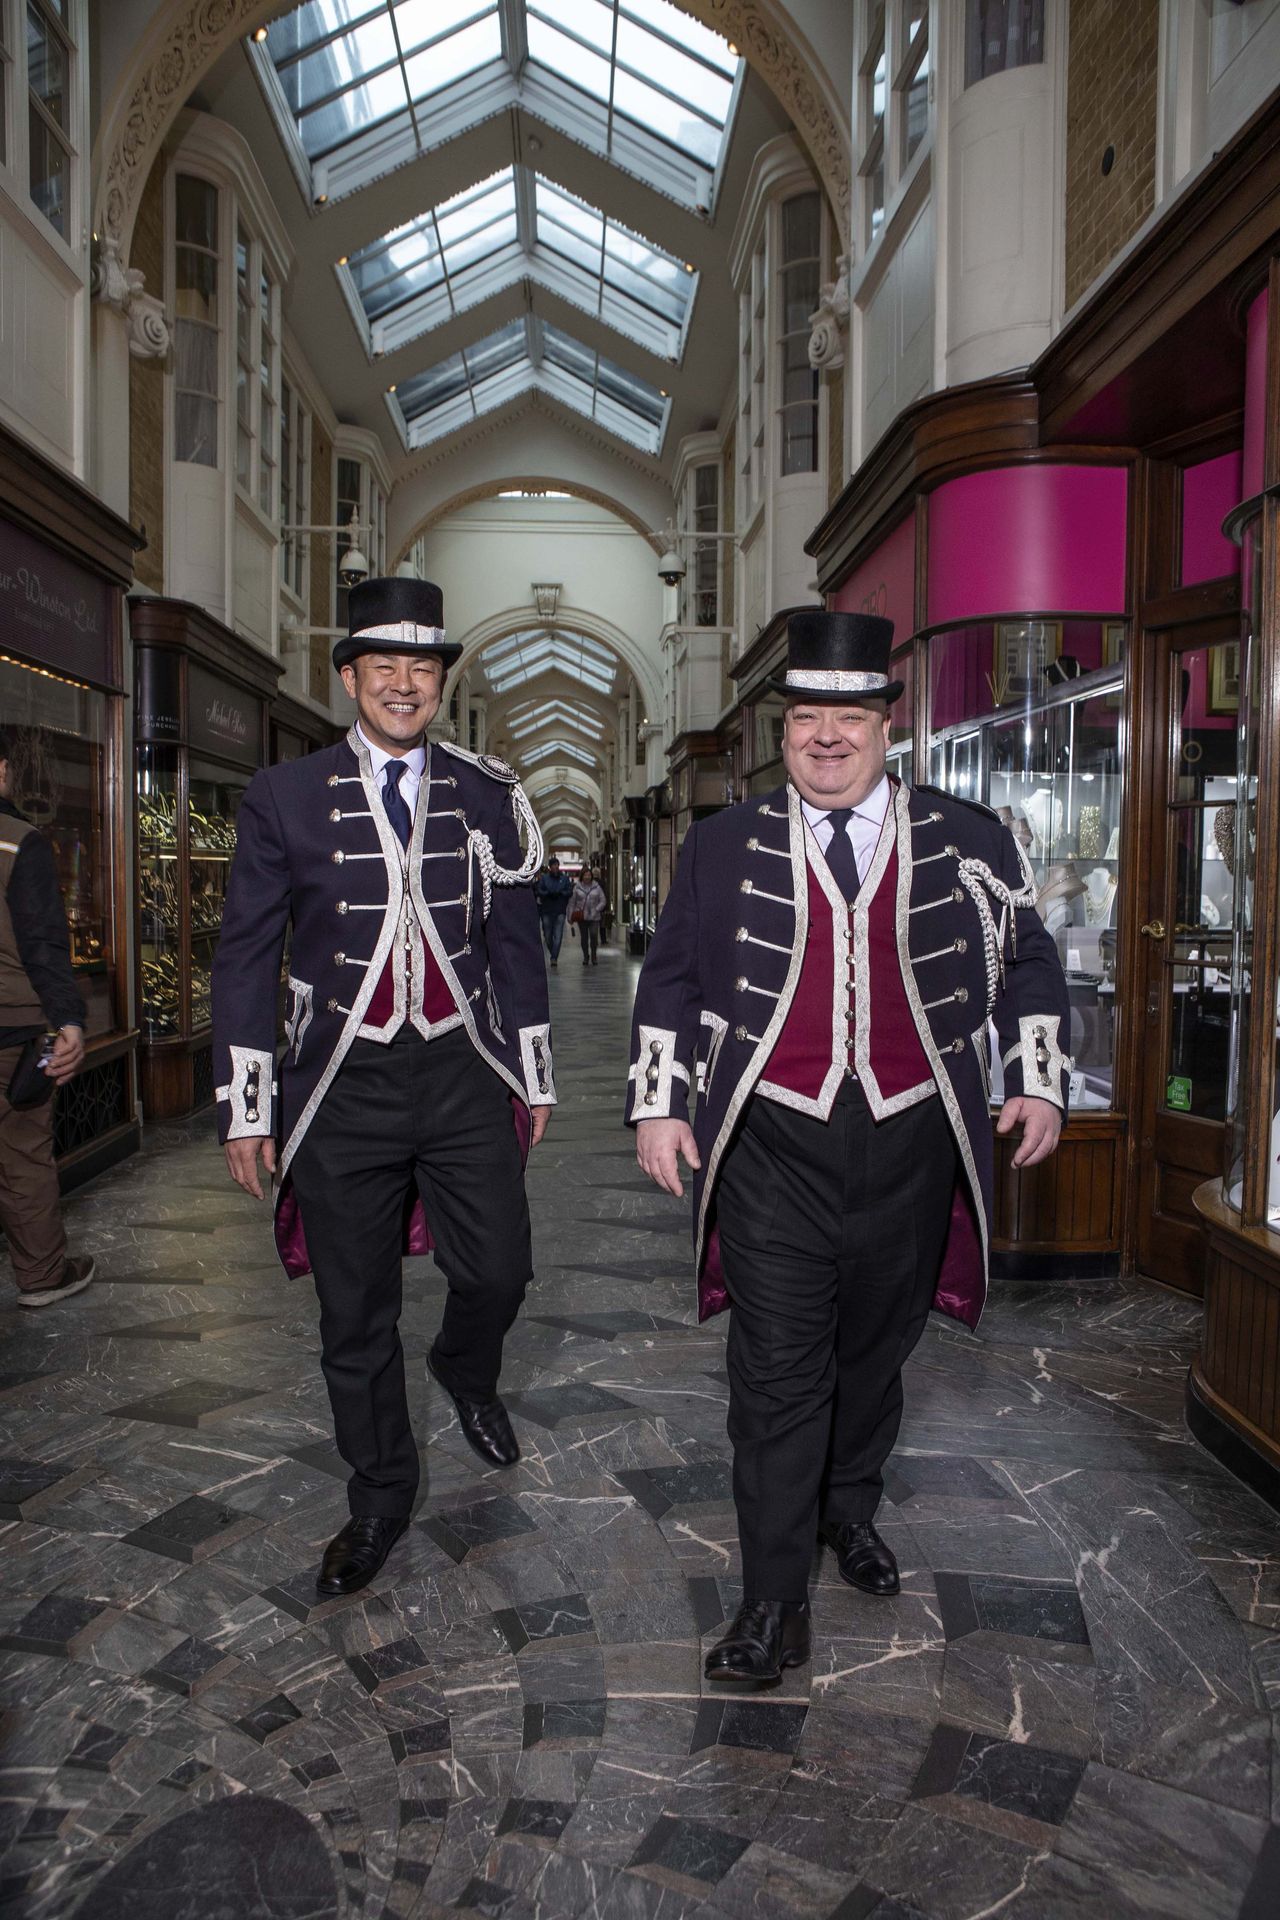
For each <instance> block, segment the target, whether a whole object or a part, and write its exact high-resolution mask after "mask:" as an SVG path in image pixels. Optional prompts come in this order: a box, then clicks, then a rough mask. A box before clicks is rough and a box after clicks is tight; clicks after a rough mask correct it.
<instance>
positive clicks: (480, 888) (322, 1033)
mask: <svg viewBox="0 0 1280 1920" xmlns="http://www.w3.org/2000/svg"><path fill="white" fill-rule="evenodd" d="M522 806H523V808H524V809H525V810H527V802H524V801H523V795H522V794H520V793H519V788H518V783H517V781H516V776H515V774H514V772H513V771H512V770H511V768H509V767H507V766H506V765H505V764H504V763H503V762H502V761H500V760H498V759H496V758H494V757H492V756H490V755H476V754H472V753H467V752H465V751H464V750H463V749H462V748H460V747H456V746H453V745H452V744H450V743H448V742H443V741H436V742H433V743H432V744H431V745H430V746H429V747H428V750H427V764H426V767H425V769H424V771H423V776H422V785H421V788H420V791H419V795H418V804H417V808H416V811H415V815H414V824H413V834H412V837H411V840H410V843H409V847H408V850H407V852H406V850H405V849H404V848H402V847H401V845H400V842H399V840H398V839H397V838H396V835H395V833H394V831H393V829H392V827H391V823H390V821H389V820H388V818H387V813H386V808H385V806H384V804H383V801H382V796H381V794H380V792H379V790H378V787H377V784H376V782H375V780H374V777H373V770H372V761H371V758H370V755H369V751H368V749H367V747H365V746H364V744H363V742H362V741H361V739H360V737H359V735H358V734H357V733H356V731H355V729H354V728H353V729H352V730H351V731H350V732H349V733H348V734H347V736H346V738H345V739H344V740H341V741H339V742H338V743H337V744H336V745H335V746H332V747H326V748H323V749H322V750H321V751H319V752H318V753H312V754H308V755H306V756H305V757H304V758H302V759H300V760H292V761H289V762H287V763H285V764H283V765H281V766H275V767H267V768H265V769H263V770H262V771H260V772H259V773H256V774H255V775H254V777H253V779H252V780H251V781H250V783H249V786H248V789H247V790H246V792H245V796H244V799H243V801H242V803H241V807H240V813H239V818H238V820H237V844H236V854H235V859H234V861H233V863H232V868H231V877H230V882H229V885H228V888H227V900H226V911H225V914H224V917H223V922H222V936H221V939H220V940H219V942H218V951H217V956H216V958H215V961H214V968H213V1064H214V1084H215V1087H216V1090H217V1100H218V1124H219V1133H220V1137H221V1138H222V1139H223V1140H229V1139H238V1138H244V1137H246V1136H248V1135H254V1134H270V1135H272V1136H273V1137H274V1138H275V1139H276V1140H277V1142H278V1143H279V1150H280V1165H279V1170H278V1186H277V1244H278V1245H279V1246H280V1250H281V1257H282V1258H283V1259H284V1261H285V1264H286V1266H288V1267H289V1269H290V1271H291V1272H305V1271H306V1270H307V1267H306V1262H305V1253H304V1252H303V1250H302V1248H301V1245H300V1238H299V1236H298V1235H297V1234H296V1233H294V1232H293V1231H292V1228H293V1222H292V1219H291V1217H290V1218H288V1220H287V1224H282V1216H285V1215H287V1209H285V1208H284V1207H283V1205H282V1204H281V1203H282V1200H283V1199H284V1198H289V1199H290V1200H291V1197H292V1196H291V1190H290V1184H289V1180H288V1173H289V1166H290V1163H291V1161H292V1160H293V1157H294V1155H295V1154H296V1152H297V1150H298V1147H299V1145H300V1144H301V1142H302V1140H303V1138H304V1136H305V1134H306V1131H307V1128H308V1126H309V1125H310V1123H311V1121H312V1119H313V1117H314V1115H315V1113H316V1111H317V1109H318V1108H319V1106H320V1103H321V1101H322V1100H323V1099H324V1096H325V1094H326V1093H327V1091H328V1089H329V1087H330V1086H331V1085H332V1083H333V1080H334V1076H335V1075H336V1074H337V1072H338V1069H339V1067H340V1066H341V1065H342V1062H343V1060H344V1059H345V1057H346V1055H347V1053H348V1051H349V1049H350V1047H351V1044H352V1042H353V1041H354V1040H355V1039H356V1038H357V1036H359V1035H360V1033H361V1030H362V1028H363V1029H364V1030H365V1037H371V1036H370V1034H369V1023H368V1020H367V1017H366V1016H367V1014H368V1010H369V1006H370V1002H371V1001H372V999H373V996H374V992H375V989H376V988H377V986H378V984H379V981H380V980H381V978H382V976H383V973H384V970H385V968H386V965H387V961H388V959H389V957H391V955H392V953H393V949H396V948H397V945H398V944H400V945H402V946H403V948H404V950H405V951H407V953H408V956H409V964H410V966H411V967H412V968H413V977H414V980H415V984H416V987H417V992H416V994H415V995H414V999H415V1000H416V1002H417V1003H418V1007H419V1008H420V1005H421V999H422V994H421V973H422V969H423V961H422V957H421V956H422V946H421V942H420V941H418V940H417V939H416V938H415V937H414V935H413V920H414V918H415V917H416V921H417V923H418V925H420V926H421V929H422V933H423V936H424V937H425V940H426V942H427V944H428V946H429V948H430V951H431V954H432V956H433V958H434V960H435V963H436V965H437V966H438V967H439V969H440V972H441V974H442V975H443V978H444V981H445V983H446V985H447V987H448V990H449V995H450V998H451V1000H452V1003H453V1012H452V1013H451V1014H450V1015H449V1016H448V1023H449V1024H452V1025H458V1024H461V1025H462V1026H464V1027H465V1028H466V1031H467V1033H468V1035H469V1037H470V1039H471V1043H472V1045H473V1046H474V1047H475V1048H476V1049H477V1051H478V1052H479V1053H480V1054H481V1055H482V1056H483V1057H484V1059H485V1060H486V1061H487V1062H488V1063H489V1065H490V1066H491V1067H492V1068H493V1070H494V1072H495V1073H497V1074H498V1075H499V1076H500V1078H501V1079H503V1080H505V1081H506V1083H507V1085H508V1087H509V1088H510V1089H511V1093H512V1095H513V1098H514V1101H515V1102H516V1103H517V1118H518V1120H524V1121H525V1122H526V1123H527V1114H526V1113H525V1112H524V1110H525V1109H527V1108H529V1107H531V1106H550V1105H553V1104H554V1103H555V1097H556V1096H555V1083H554V1079H553V1074H552V1059H551V1027H550V1016H549V1012H548V1006H547V978H546V969H545V967H544V965H543V959H542V942H541V939H540V935H539V925H538V911H537V907H536V905H535V902H534V895H533V887H532V885H531V884H530V883H529V882H528V881H526V882H522V883H520V884H516V885H512V884H508V883H506V882H505V881H504V880H503V878H502V873H501V872H499V873H498V874H497V876H496V877H495V867H496V868H497V869H500V870H505V872H506V873H507V874H510V873H513V872H515V871H517V870H518V869H519V868H520V867H521V864H522V862H523V860H524V849H523V848H522V846H521V844H520V832H519V823H518V816H519V814H520V812H521V810H522ZM410 908H411V909H412V912H411V913H410V912H409V909H410ZM287 936H288V938H289V949H288V951H289V965H288V976H287V977H288V1008H287V1017H286V1023H285V1031H286V1035H287V1045H286V1047H285V1050H284V1053H283V1056H282V1058H281V1061H280V1066H279V1072H278V1075H277V1072H276V1035H277V1021H278V1005H279V989H280V981H281V968H282V960H283V956H284V952H285V942H286V937H287ZM406 936H408V937H406ZM393 975H394V981H395V1010H394V1014H393V1016H392V1018H391V1019H390V1020H389V1021H388V1022H387V1028H388V1031H387V1034H386V1037H387V1038H390V1031H389V1029H390V1028H391V1027H392V1026H397V1025H399V1024H402V1022H401V1018H400V1016H404V1017H405V1018H409V1019H411V1020H412V1022H413V1024H414V1025H415V1026H416V1027H418V1028H419V1030H420V1031H422V1032H423V1034H424V1036H425V1037H428V1038H429V1037H430V1034H431V1032H432V1030H433V1029H432V1027H431V1025H430V1023H429V1022H428V1021H427V1020H426V1019H425V1018H424V1017H423V1015H422V1013H421V1012H420V1011H416V1010H415V1009H414V1008H413V1007H412V1006H410V1005H409V1004H408V1000H409V996H408V995H407V993H406V988H405V965H404V963H403V961H402V960H401V959H400V958H399V956H397V964H396V966H395V967H394V969H393ZM440 1026H441V1023H437V1026H436V1028H435V1030H436V1031H439V1030H440Z"/></svg>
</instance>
